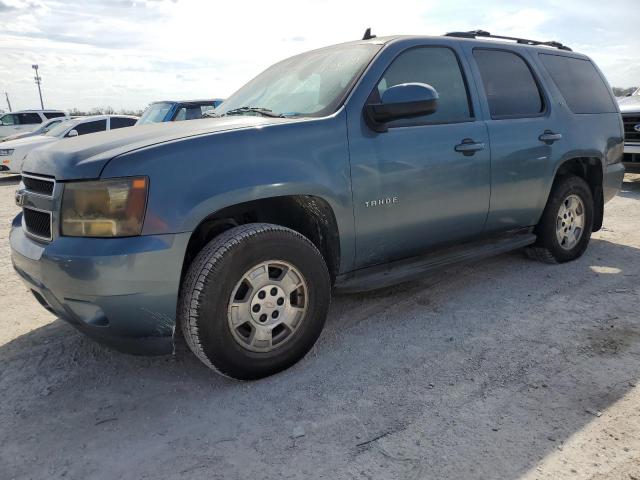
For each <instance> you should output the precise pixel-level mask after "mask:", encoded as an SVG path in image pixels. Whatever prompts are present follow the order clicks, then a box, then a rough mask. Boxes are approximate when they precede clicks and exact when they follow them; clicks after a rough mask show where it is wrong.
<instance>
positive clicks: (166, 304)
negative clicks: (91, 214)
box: [10, 215, 189, 355]
mask: <svg viewBox="0 0 640 480" xmlns="http://www.w3.org/2000/svg"><path fill="white" fill-rule="evenodd" d="M188 240H189V234H188V233H184V234H176V235H157V236H140V237H131V238H118V239H100V238H72V237H59V238H57V239H56V240H55V241H53V242H51V243H49V244H41V243H39V242H36V241H34V240H32V239H30V238H29V237H27V236H26V235H25V233H24V231H23V229H22V226H21V215H18V217H16V219H14V222H13V226H12V229H11V234H10V243H11V257H12V261H13V266H14V268H15V270H16V272H17V273H18V274H19V275H20V277H21V278H22V279H23V281H24V282H25V284H26V285H27V287H28V288H29V289H30V290H31V291H32V293H33V294H34V296H35V298H36V299H37V300H38V301H39V302H40V303H41V304H42V305H43V306H44V307H45V308H46V309H48V310H50V311H51V312H53V313H54V314H56V315H57V316H59V317H60V318H61V319H63V320H66V321H67V322H69V323H70V324H72V325H74V326H75V327H76V328H77V329H78V330H80V331H82V332H83V333H85V334H87V335H88V336H90V337H92V338H94V339H96V340H98V341H100V342H101V343H104V344H107V345H109V346H111V347H113V348H115V349H117V350H120V351H124V352H127V353H135V354H148V355H154V354H165V353H171V352H172V351H173V333H174V330H175V323H176V305H177V300H178V289H179V285H180V272H181V269H182V262H183V259H184V253H185V250H186V246H187V242H188Z"/></svg>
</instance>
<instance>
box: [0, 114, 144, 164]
mask: <svg viewBox="0 0 640 480" xmlns="http://www.w3.org/2000/svg"><path fill="white" fill-rule="evenodd" d="M137 120H138V117H133V116H130V115H95V116H91V117H80V118H76V119H73V120H67V121H65V122H62V123H60V124H59V125H56V126H55V127H53V128H52V129H51V130H49V131H48V132H47V133H46V134H44V135H36V136H34V137H27V138H19V139H17V140H11V141H8V142H3V143H2V145H0V162H1V163H0V172H4V173H20V171H21V170H22V163H23V162H24V159H25V157H26V156H27V154H28V153H29V152H30V151H31V150H33V149H35V148H38V147H41V146H43V145H47V144H50V143H53V142H57V141H59V140H62V139H64V138H69V137H77V136H78V135H87V134H89V133H96V132H104V131H105V130H115V129H116V128H124V127H131V126H133V125H135V123H136V121H137Z"/></svg>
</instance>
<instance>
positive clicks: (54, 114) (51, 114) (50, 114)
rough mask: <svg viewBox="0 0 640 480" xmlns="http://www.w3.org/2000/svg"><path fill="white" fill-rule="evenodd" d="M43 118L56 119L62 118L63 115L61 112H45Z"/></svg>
mask: <svg viewBox="0 0 640 480" xmlns="http://www.w3.org/2000/svg"><path fill="white" fill-rule="evenodd" d="M44 116H45V117H47V118H58V117H64V113H62V112H45V114H44Z"/></svg>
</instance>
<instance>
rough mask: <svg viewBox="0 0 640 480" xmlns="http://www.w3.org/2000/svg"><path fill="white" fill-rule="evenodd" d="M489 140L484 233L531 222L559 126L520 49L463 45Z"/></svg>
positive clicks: (540, 205) (539, 206) (557, 150)
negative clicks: (488, 178) (487, 198)
mask: <svg viewBox="0 0 640 480" xmlns="http://www.w3.org/2000/svg"><path fill="white" fill-rule="evenodd" d="M466 51H467V54H468V57H469V58H470V61H471V63H472V68H473V70H474V74H475V75H476V78H477V84H478V87H479V90H480V91H481V92H484V95H482V97H483V98H482V99H481V105H482V109H483V114H484V117H485V119H486V124H487V127H488V130H489V138H490V143H491V201H490V207H489V215H488V217H487V223H486V227H485V230H486V232H487V233H491V232H498V231H505V230H512V229H517V228H521V227H528V226H531V225H535V224H536V222H537V221H538V217H539V216H540V213H541V212H542V210H543V209H544V202H545V195H544V192H545V191H546V187H547V183H548V178H549V177H550V176H552V175H553V165H555V164H556V163H557V160H558V159H559V157H560V155H561V151H562V133H563V131H562V128H561V126H560V125H561V122H560V121H559V119H558V118H557V114H556V112H555V111H554V110H553V109H552V108H551V104H550V101H549V98H550V97H549V95H548V94H547V93H546V91H545V90H544V88H543V86H542V84H541V82H540V79H539V76H538V75H537V74H536V73H535V72H534V70H533V68H532V66H531V61H530V59H529V58H528V57H527V56H526V52H524V51H523V49H519V50H515V49H514V50H510V49H508V47H505V48H490V47H487V48H485V47H482V48H479V47H475V48H472V47H470V46H467V47H466Z"/></svg>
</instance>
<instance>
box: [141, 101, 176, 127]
mask: <svg viewBox="0 0 640 480" xmlns="http://www.w3.org/2000/svg"><path fill="white" fill-rule="evenodd" d="M172 105H173V104H171V103H165V102H161V103H152V104H151V105H149V106H148V107H147V109H146V110H145V111H144V112H143V113H142V116H141V117H140V118H139V119H138V121H137V122H136V125H145V124H147V123H160V122H162V121H164V119H165V117H166V116H167V112H169V110H170V109H171V106H172Z"/></svg>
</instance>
